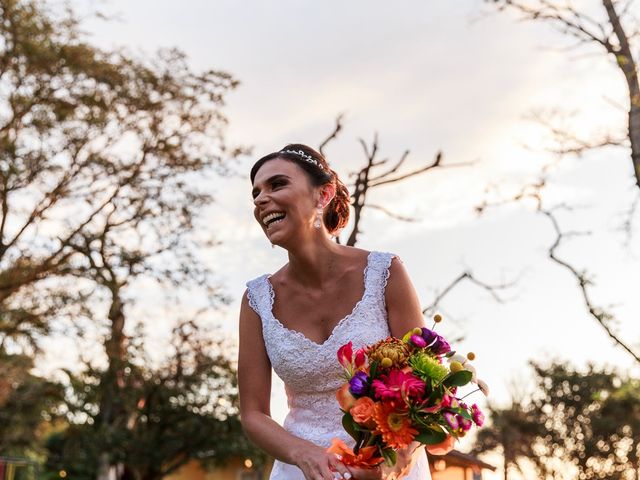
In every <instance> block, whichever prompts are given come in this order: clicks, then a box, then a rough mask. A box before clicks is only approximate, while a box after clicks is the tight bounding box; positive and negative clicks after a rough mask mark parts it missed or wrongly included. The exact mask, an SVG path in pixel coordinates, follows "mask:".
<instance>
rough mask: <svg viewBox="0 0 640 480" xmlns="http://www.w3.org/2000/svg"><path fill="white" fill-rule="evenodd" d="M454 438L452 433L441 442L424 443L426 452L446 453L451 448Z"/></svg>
mask: <svg viewBox="0 0 640 480" xmlns="http://www.w3.org/2000/svg"><path fill="white" fill-rule="evenodd" d="M455 443H456V439H455V438H454V437H453V436H452V435H448V436H447V438H445V439H444V440H443V441H442V442H440V443H436V444H433V445H426V448H427V452H429V453H430V454H431V455H446V454H447V453H449V452H450V451H451V450H453V445H454V444H455Z"/></svg>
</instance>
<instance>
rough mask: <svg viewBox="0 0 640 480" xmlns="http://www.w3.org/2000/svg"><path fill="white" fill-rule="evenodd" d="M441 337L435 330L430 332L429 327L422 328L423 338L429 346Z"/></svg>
mask: <svg viewBox="0 0 640 480" xmlns="http://www.w3.org/2000/svg"><path fill="white" fill-rule="evenodd" d="M439 336H440V335H438V334H437V333H436V332H434V331H433V330H429V329H428V328H427V327H422V338H424V341H425V342H427V345H429V344H431V343H432V342H433V341H434V340H435V339H436V338H438V337H439Z"/></svg>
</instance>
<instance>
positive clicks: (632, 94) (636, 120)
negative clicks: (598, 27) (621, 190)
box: [602, 0, 640, 188]
mask: <svg viewBox="0 0 640 480" xmlns="http://www.w3.org/2000/svg"><path fill="white" fill-rule="evenodd" d="M602 4H603V5H604V8H605V9H606V11H607V15H608V17H609V22H610V23H611V26H612V27H613V32H614V34H615V35H616V38H617V39H618V43H619V45H620V48H619V50H618V51H613V50H612V49H611V48H608V50H609V51H610V52H611V53H613V54H614V55H615V56H616V62H617V64H618V67H619V68H620V70H622V73H623V74H624V78H625V80H626V81H627V87H628V89H629V140H630V142H631V160H632V162H633V170H634V172H635V176H636V185H637V186H638V188H640V85H639V84H638V69H637V66H636V63H635V60H634V58H633V55H632V53H631V46H630V45H629V38H628V37H627V34H626V32H625V31H624V29H623V28H622V23H621V22H620V17H619V16H618V13H617V12H616V9H615V8H614V6H613V2H612V0H602Z"/></svg>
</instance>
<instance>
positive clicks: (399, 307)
mask: <svg viewBox="0 0 640 480" xmlns="http://www.w3.org/2000/svg"><path fill="white" fill-rule="evenodd" d="M384 297H385V302H386V304H387V314H388V316H389V317H388V321H389V330H390V331H391V335H393V336H394V337H398V338H402V336H403V335H404V334H405V333H407V332H408V331H409V330H411V329H412V328H415V327H424V326H425V323H424V315H423V314H422V307H421V306H420V300H419V299H418V294H417V293H416V289H415V288H414V286H413V283H412V282H411V279H410V278H409V274H408V273H407V270H406V269H405V268H404V264H403V263H402V260H400V259H399V258H398V257H393V258H392V259H391V265H390V266H389V279H388V280H387V288H386V289H385V292H384Z"/></svg>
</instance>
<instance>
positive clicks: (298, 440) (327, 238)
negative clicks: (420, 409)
mask: <svg viewBox="0 0 640 480" xmlns="http://www.w3.org/2000/svg"><path fill="white" fill-rule="evenodd" d="M250 177H251V182H252V186H253V190H252V197H253V203H254V206H255V208H254V216H255V219H256V220H257V222H258V223H259V224H260V226H261V228H262V230H263V231H264V233H265V235H266V236H267V238H268V239H269V241H270V242H271V244H272V245H278V246H279V247H282V248H284V249H285V250H287V252H288V257H289V261H288V263H286V264H285V265H284V266H283V267H282V268H280V269H279V270H278V271H277V272H275V273H274V274H272V275H269V274H265V275H262V276H260V277H258V278H255V279H253V280H251V281H249V282H247V290H246V291H245V293H244V295H243V297H242V304H241V308H240V333H239V335H240V347H239V358H238V387H239V392H240V416H241V419H242V425H243V428H244V430H245V432H246V434H247V436H248V437H249V438H250V439H251V440H252V441H253V442H254V443H255V444H256V445H258V446H259V447H260V448H262V449H263V450H264V451H265V452H267V453H268V454H270V455H271V456H273V457H275V459H276V460H275V462H274V466H273V469H272V471H271V477H270V478H271V479H272V480H303V479H307V480H333V479H336V478H345V479H350V478H355V479H357V480H360V479H362V480H369V479H399V478H406V479H411V480H417V479H421V480H424V479H430V478H431V477H430V474H429V466H428V462H427V456H426V453H425V451H424V448H423V447H417V448H416V445H417V443H416V444H414V445H412V446H410V447H408V448H407V449H406V450H403V451H401V452H399V455H398V462H397V464H396V466H395V467H393V468H392V467H386V466H384V467H378V468H375V469H360V468H355V467H346V466H345V465H343V464H342V463H341V462H340V459H339V457H338V456H336V455H334V454H331V453H327V451H326V449H327V447H328V446H329V445H330V443H331V440H332V439H333V438H334V437H338V438H340V439H342V440H343V441H345V442H346V443H347V444H348V445H349V446H351V447H353V445H354V441H353V439H351V437H349V436H348V434H347V433H346V432H345V431H344V429H343V428H342V424H341V418H342V412H341V411H340V407H339V405H338V402H337V400H336V397H335V393H336V391H337V390H338V388H339V387H340V386H341V385H342V383H343V379H342V377H341V367H340V365H339V364H338V361H337V356H336V352H337V350H338V348H339V347H340V346H342V345H343V344H345V343H347V342H349V341H352V342H353V348H354V350H355V349H357V348H361V347H364V346H365V345H368V344H372V343H374V342H376V341H378V340H381V339H384V338H386V337H388V336H389V335H393V336H396V337H401V336H402V335H403V334H404V333H405V332H407V331H408V330H409V329H411V328H414V327H421V326H423V324H424V320H423V316H422V311H421V308H420V303H419V300H418V297H417V295H416V292H415V289H414V287H413V285H412V283H411V280H410V279H409V277H408V275H407V272H406V270H405V268H404V266H403V264H402V262H401V261H400V259H399V258H398V257H397V256H396V255H393V254H391V253H386V252H377V251H371V252H368V251H366V250H362V249H360V248H354V247H348V246H344V245H339V244H337V243H336V242H334V241H333V239H332V237H331V235H332V234H336V233H337V232H339V231H340V230H341V229H342V228H343V227H344V226H345V225H346V223H347V220H348V218H349V192H348V190H347V188H346V187H345V185H344V184H343V183H342V181H341V180H340V179H339V178H338V176H337V174H336V173H335V172H334V171H333V170H332V169H331V168H329V165H328V164H327V161H326V160H325V158H324V157H323V156H322V155H321V154H320V153H318V152H317V151H315V150H314V149H312V148H310V147H308V146H306V145H302V144H290V145H287V146H286V147H284V148H283V149H282V150H280V151H277V152H274V153H271V154H269V155H266V156H265V157H263V158H261V159H260V160H258V161H257V162H256V164H255V165H254V166H253V168H252V169H251V175H250ZM272 368H273V370H275V372H276V373H277V374H278V376H279V377H280V378H282V380H283V381H284V384H285V389H286V392H287V401H288V406H289V413H288V414H287V417H286V418H285V421H284V425H283V426H280V425H279V424H278V423H276V422H275V421H274V420H273V419H272V418H271V415H270V405H269V400H270V396H271V395H270V394H271V369H272Z"/></svg>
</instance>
